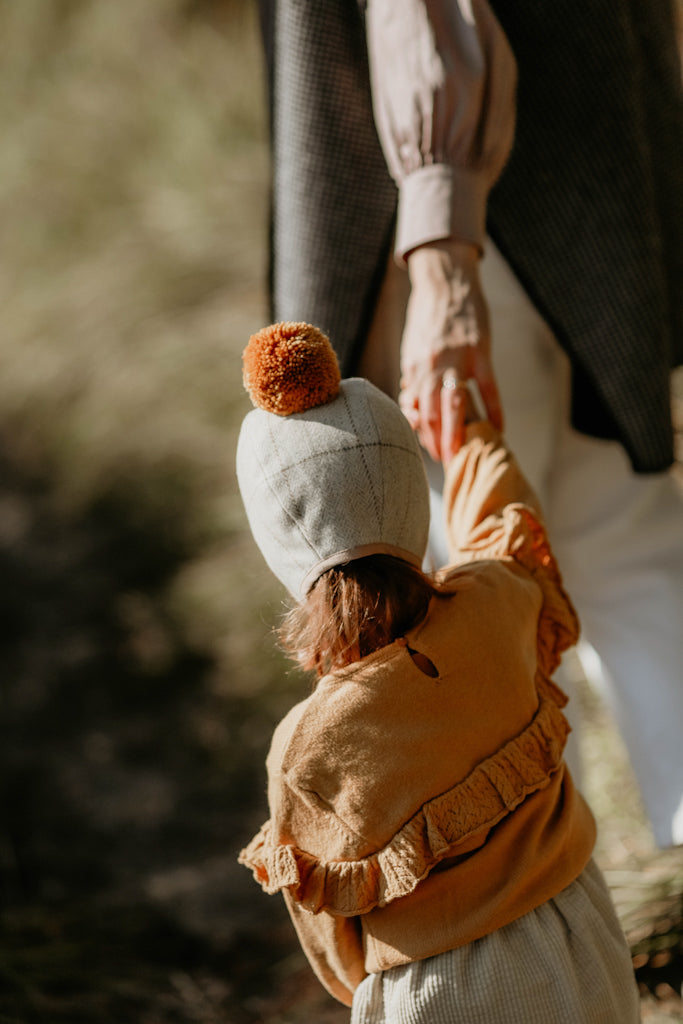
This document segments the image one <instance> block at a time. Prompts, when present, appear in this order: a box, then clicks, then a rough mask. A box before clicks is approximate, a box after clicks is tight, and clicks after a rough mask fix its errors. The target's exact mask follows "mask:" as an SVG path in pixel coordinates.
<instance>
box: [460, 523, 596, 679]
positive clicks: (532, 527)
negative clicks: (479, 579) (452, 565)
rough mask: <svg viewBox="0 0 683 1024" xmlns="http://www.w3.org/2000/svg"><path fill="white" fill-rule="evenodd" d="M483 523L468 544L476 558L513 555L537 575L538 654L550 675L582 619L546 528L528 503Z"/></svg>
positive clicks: (569, 645)
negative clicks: (490, 525)
mask: <svg viewBox="0 0 683 1024" xmlns="http://www.w3.org/2000/svg"><path fill="white" fill-rule="evenodd" d="M487 525H488V524H487V521H486V520H484V522H483V523H482V524H481V527H480V531H481V536H480V537H479V538H478V539H477V538H476V535H475V538H474V539H473V541H472V542H471V543H470V545H468V547H467V549H466V554H467V555H468V556H469V557H471V558H472V559H473V560H477V559H490V558H505V557H506V556H507V557H508V558H513V559H514V561H515V562H518V563H519V564H520V565H522V566H523V567H524V568H525V569H526V570H527V571H528V572H529V573H531V575H532V576H533V578H534V581H535V582H536V583H537V584H538V586H539V587H540V589H541V593H542V595H543V606H542V608H541V613H540V617H539V621H538V657H539V667H540V670H541V672H542V674H543V675H544V676H546V677H550V676H551V675H552V674H553V672H554V671H555V669H556V668H557V666H558V665H559V664H560V660H561V657H562V652H563V651H565V650H567V648H569V647H572V646H573V645H574V644H575V643H576V641H577V640H578V638H579V620H578V617H577V615H576V611H575V610H574V606H573V604H572V602H571V600H570V598H569V595H568V594H567V592H566V590H565V589H564V586H563V583H562V575H561V573H560V570H559V567H558V565H557V562H556V561H555V556H554V555H553V553H552V550H551V547H550V544H549V543H548V538H547V536H546V532H545V528H544V526H543V524H542V523H541V522H539V520H538V519H537V518H536V516H535V515H534V513H533V511H532V510H531V509H530V508H529V507H528V506H527V505H513V504H511V505H507V506H506V508H505V509H504V510H503V513H502V516H501V517H500V518H497V519H496V525H495V527H494V528H493V529H487Z"/></svg>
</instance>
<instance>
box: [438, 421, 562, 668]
mask: <svg viewBox="0 0 683 1024" xmlns="http://www.w3.org/2000/svg"><path fill="white" fill-rule="evenodd" d="M444 498H445V501H444V505H445V510H446V519H447V522H446V529H447V537H448V544H449V555H450V561H451V564H453V565H459V564H463V563H466V562H471V561H475V560H478V559H490V558H495V559H510V560H512V561H514V562H515V563H516V564H517V565H520V566H522V567H523V568H524V569H525V570H526V571H527V572H528V573H529V574H530V575H531V576H532V577H533V579H534V581H535V582H536V583H537V584H538V586H539V588H540V590H541V593H542V596H543V605H542V608H541V613H540V617H539V625H538V654H539V667H540V669H541V672H542V673H543V674H544V675H545V676H547V677H549V676H550V675H552V673H553V672H554V671H555V669H556V668H557V666H558V665H559V663H560V658H561V655H562V652H563V651H564V650H566V649H567V648H568V647H571V646H572V645H573V644H575V643H576V641H577V640H578V637H579V620H578V617H577V615H576V611H575V609H574V606H573V605H572V602H571V600H570V598H569V596H568V594H567V592H566V591H565V589H564V586H563V583H562V577H561V574H560V570H559V568H558V565H557V562H556V560H555V557H554V555H553V552H552V549H551V547H550V543H549V541H548V538H547V535H546V531H545V527H544V525H543V520H542V516H541V511H540V505H539V502H538V498H537V497H536V495H535V493H534V492H533V490H532V488H531V486H530V485H529V483H528V482H527V480H526V478H525V477H524V475H523V473H522V471H521V470H520V468H519V466H518V464H517V461H516V460H515V458H514V456H513V455H512V453H511V452H510V451H509V450H508V449H507V448H506V447H505V444H504V443H503V441H502V438H501V437H500V434H499V433H498V431H497V430H496V429H495V428H494V427H493V426H492V425H491V424H490V423H488V422H480V423H473V424H470V425H469V426H468V428H467V441H466V443H465V445H464V446H463V447H462V448H461V449H460V451H459V452H458V454H457V455H456V456H455V458H454V459H453V461H452V462H451V464H450V465H449V467H448V469H447V472H446V484H445V489H444Z"/></svg>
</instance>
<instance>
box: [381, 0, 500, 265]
mask: <svg viewBox="0 0 683 1024" xmlns="http://www.w3.org/2000/svg"><path fill="white" fill-rule="evenodd" d="M366 25H367V37H368V56H369V61H370V77H371V83H372V92H373V106H374V112H375V123H376V126H377V131H378V134H379V138H380V142H381V144H382V148H383V150H384V154H385V158H386V161H387V166H388V168H389V171H390V173H391V175H392V176H393V178H394V180H395V181H396V183H397V185H398V188H399V204H398V224H397V229H396V243H395V248H396V254H397V257H398V258H399V259H403V258H404V257H405V256H406V255H407V254H408V253H409V252H410V251H411V250H412V249H414V248H416V247H417V246H419V245H422V244H424V243H425V242H430V241H436V240H438V239H444V238H454V239H457V240H459V241H465V242H471V243H473V244H474V245H476V246H478V247H479V248H482V247H483V242H484V235H485V219H486V200H487V197H488V193H489V191H490V189H491V187H492V186H493V184H494V182H495V181H496V179H497V177H498V175H499V174H500V172H501V170H502V168H503V165H504V163H505V161H506V159H507V157H508V155H509V152H510V149H511V146H512V139H513V134H514V120H515V86H516V65H515V60H514V57H513V55H512V51H511V50H510V47H509V44H508V42H507V40H506V38H505V35H504V34H503V31H502V29H501V27H500V25H499V24H498V22H497V21H496V19H495V17H494V15H493V13H492V12H491V10H490V8H489V6H488V4H487V3H486V2H485V0H368V2H367V9H366Z"/></svg>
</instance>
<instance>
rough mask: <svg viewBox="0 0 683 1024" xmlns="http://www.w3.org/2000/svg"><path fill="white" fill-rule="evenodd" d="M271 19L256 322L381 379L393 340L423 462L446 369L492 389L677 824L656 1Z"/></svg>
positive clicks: (671, 321) (681, 754) (654, 814)
mask: <svg viewBox="0 0 683 1024" xmlns="http://www.w3.org/2000/svg"><path fill="white" fill-rule="evenodd" d="M262 13H263V24H264V29H265V39H266V49H267V53H268V58H269V59H268V65H269V70H270V74H269V83H270V99H271V125H272V133H273V134H272V141H273V153H274V161H273V218H272V243H273V244H272V265H271V284H272V299H273V311H272V312H273V318H274V319H278V320H282V319H288V318H291V319H297V320H300V319H305V320H308V321H310V322H313V323H316V324H318V325H320V326H321V327H322V328H323V329H325V330H327V331H328V332H329V334H330V336H331V337H332V338H334V339H335V342H336V343H337V344H338V346H339V355H340V358H341V361H342V366H343V370H344V372H345V373H349V372H352V371H354V370H356V371H359V372H363V373H367V374H368V375H369V376H371V377H373V378H374V379H375V380H377V381H378V382H380V383H382V384H383V386H384V387H385V388H386V389H387V390H388V391H390V392H394V393H395V392H396V390H397V388H398V378H399V371H398V351H399V347H400V351H401V361H402V392H401V395H400V400H401V404H402V407H403V408H404V411H406V413H407V415H408V416H409V418H410V419H411V421H412V422H413V423H414V425H415V427H416V429H417V430H418V434H419V436H420V438H421V440H422V441H423V443H424V445H425V447H426V448H427V449H428V450H429V451H430V452H431V453H432V455H434V456H435V457H437V458H438V457H439V456H440V454H441V453H442V445H449V444H452V443H453V438H455V444H456V445H457V433H458V424H459V411H458V409H459V394H458V391H457V390H455V391H450V392H448V393H446V395H445V396H444V394H443V392H442V389H441V375H442V370H443V369H445V368H447V367H448V368H453V369H455V370H456V372H457V373H458V374H459V375H460V376H462V377H471V376H473V377H475V378H476V379H477V380H478V382H479V384H480V388H481V391H482V395H483V397H484V400H485V403H486V405H487V408H488V410H489V415H490V416H491V418H492V419H494V421H495V420H496V418H499V417H500V405H501V404H502V407H503V409H504V411H505V419H506V434H507V436H508V438H509V440H510V442H511V445H512V447H513V448H514V449H515V450H516V451H517V452H518V453H519V454H520V456H521V461H522V464H523V468H524V469H525V471H526V473H527V475H528V476H529V477H530V478H531V479H532V482H533V483H534V485H535V486H536V488H537V490H538V491H539V493H540V495H541V498H542V500H543V503H544V506H545V509H546V516H547V520H548V525H549V529H550V533H551V536H552V539H553V543H554V546H555V548H556V550H557V552H558V557H559V560H560V562H561V564H563V566H564V573H565V579H566V582H567V586H568V589H569V590H570V592H571V594H572V596H573V598H574V600H575V603H576V605H577V607H578V611H579V614H580V617H581V619H582V622H583V628H584V636H585V637H586V638H587V639H588V640H589V641H590V642H591V644H592V647H593V649H594V650H595V651H597V652H598V654H599V661H598V659H597V658H595V659H594V661H595V664H596V665H597V673H596V674H597V675H598V676H600V678H601V680H602V682H603V684H604V685H605V687H606V689H607V692H608V695H609V696H610V698H611V701H612V704H613V707H614V709H615V712H616V715H617V720H618V722H619V725H620V727H621V730H622V733H623V735H624V738H625V740H626V743H627V747H628V750H629V754H630V757H631V761H632V764H633V767H634V769H635V773H636V777H637V779H638V782H639V785H640V788H641V792H642V794H643V799H644V803H645V807H646V810H647V812H648V815H649V818H650V821H651V823H652V826H653V830H654V834H655V838H656V840H657V842H658V843H659V844H660V845H662V846H666V845H671V844H672V843H681V842H683V749H682V745H681V742H680V732H681V723H682V722H683V630H682V629H681V625H682V623H683V502H682V501H681V497H680V493H679V492H678V491H677V489H676V487H675V484H674V482H673V480H672V478H671V475H670V473H669V472H668V469H669V467H670V466H671V464H672V461H673V430H672V423H671V405H670V373H671V369H672V367H673V366H675V365H678V364H680V362H681V361H683V360H682V352H683V305H682V301H681V293H682V290H681V287H680V283H681V281H683V160H682V159H681V156H682V153H683V146H682V142H683V103H682V100H681V78H680V65H679V60H678V53H677V50H676V36H675V29H674V12H673V7H672V4H671V3H670V2H668V0H662V2H660V3H658V4H649V3H648V2H647V0H615V3H613V4H610V5H604V6H603V7H602V8H600V9H594V10H592V11H591V14H590V17H586V15H585V13H584V12H581V11H579V10H578V9H577V8H576V5H575V4H571V3H569V2H568V0H558V2H555V3H553V4H552V6H551V5H549V4H548V3H547V2H546V3H543V2H542V0H519V2H518V3H515V4H505V3H503V2H502V0H491V4H490V6H489V5H487V4H486V3H484V2H483V0H368V2H367V3H366V4H365V5H360V6H359V5H358V4H356V3H353V2H351V0H330V2H329V3H326V4H318V3H316V2H315V0H277V2H272V0H271V2H263V4H262ZM510 49H511V51H512V53H514V58H515V61H513V60H512V57H511V54H510ZM368 55H369V61H368ZM515 63H516V66H517V72H518V84H517V94H516V104H515V73H514V67H515ZM515 106H516V129H515V136H514V139H515V141H514V145H513V147H512V149H511V151H510V155H509V158H508V160H507V163H505V158H506V157H507V156H508V151H509V147H510V141H511V138H512V131H513V122H514V110H515ZM378 133H379V139H378ZM380 139H381V142H380ZM504 163H505V166H504V167H503V164H504ZM501 167H503V169H502V173H500V174H499V172H500V171H501ZM397 186H398V217H396V209H397ZM485 230H487V231H488V236H489V237H488V238H487V237H486V235H485ZM491 240H492V241H491ZM392 246H393V247H394V249H395V258H396V261H397V262H398V263H399V264H401V263H405V264H407V269H408V274H407V275H406V274H405V273H402V272H401V271H400V270H396V269H394V267H393V266H392V264H393V261H392V260H391V259H390V258H389V255H390V249H391V247H392ZM484 251H485V253H486V257H485V259H484V260H483V261H482V263H481V276H482V280H483V285H480V281H479V276H480V275H479V255H480V253H481V252H484ZM387 265H388V266H389V267H390V270H389V272H388V273H387V272H386V271H387ZM408 278H409V279H410V285H411V292H410V301H409V306H408V311H407V314H404V312H403V310H404V308H405V307H404V305H403V303H404V301H405V297H406V293H407V287H406V286H407V279H408ZM484 295H485V296H486V299H487V300H488V306H489V309H490V317H491V324H492V329H491V336H492V338H493V345H492V347H491V352H489V329H488V315H487V306H486V302H485V301H484V298H483V296H484ZM388 313H390V314H391V317H390V316H388ZM392 318H393V320H392ZM391 322H393V324H394V329H395V331H396V333H395V335H393V336H392V328H391ZM399 343H400V346H399ZM491 357H492V360H493V368H492V365H491ZM498 387H499V388H500V393H501V396H502V402H501V401H500V400H499V396H498ZM442 413H444V414H445V416H446V419H445V421H444V419H443V418H442ZM435 495H438V480H437V481H436V482H435ZM436 540H437V542H438V538H437V539H436Z"/></svg>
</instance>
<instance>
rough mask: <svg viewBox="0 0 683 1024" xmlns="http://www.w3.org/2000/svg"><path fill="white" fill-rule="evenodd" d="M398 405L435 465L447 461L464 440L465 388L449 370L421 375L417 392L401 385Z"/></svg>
mask: <svg viewBox="0 0 683 1024" xmlns="http://www.w3.org/2000/svg"><path fill="white" fill-rule="evenodd" d="M399 404H400V406H401V410H402V411H403V413H404V415H405V416H406V418H407V419H408V422H409V423H410V425H411V427H412V428H413V429H414V430H415V431H416V433H417V436H418V438H419V441H420V444H421V445H422V447H423V448H425V449H426V451H427V452H428V453H429V455H430V456H431V457H432V458H433V459H434V460H435V461H437V462H440V461H442V462H449V461H450V460H451V459H452V458H453V456H454V455H455V454H456V453H457V452H458V451H459V449H460V448H461V447H462V445H463V443H464V440H465V423H466V418H467V414H468V410H470V418H471V415H472V405H471V399H470V396H469V392H468V390H467V385H466V383H465V381H464V380H462V379H461V378H459V377H458V376H457V373H456V371H455V370H453V369H449V370H446V371H433V372H431V373H429V374H425V375H424V376H423V378H422V379H421V381H420V382H419V386H418V388H417V389H414V387H413V388H411V387H410V386H409V385H407V384H406V382H405V381H404V382H403V389H402V391H401V394H400V396H399Z"/></svg>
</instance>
